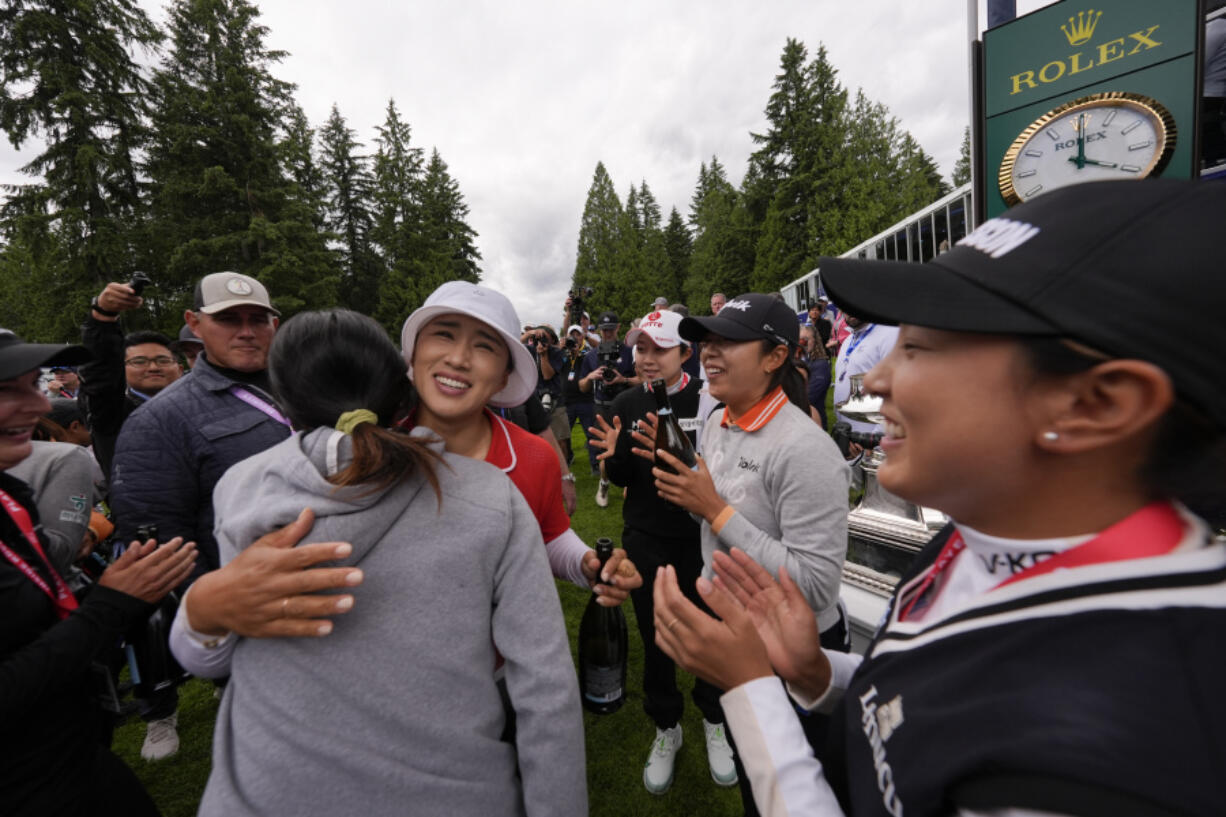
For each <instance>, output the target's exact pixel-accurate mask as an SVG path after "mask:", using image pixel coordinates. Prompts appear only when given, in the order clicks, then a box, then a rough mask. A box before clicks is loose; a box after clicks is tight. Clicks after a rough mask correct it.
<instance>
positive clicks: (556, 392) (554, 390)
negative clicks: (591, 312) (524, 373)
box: [523, 323, 574, 513]
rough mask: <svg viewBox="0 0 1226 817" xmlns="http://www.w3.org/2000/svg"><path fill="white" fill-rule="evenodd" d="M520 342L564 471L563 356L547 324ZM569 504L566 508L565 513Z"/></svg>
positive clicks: (568, 453) (566, 455) (567, 435)
mask: <svg viewBox="0 0 1226 817" xmlns="http://www.w3.org/2000/svg"><path fill="white" fill-rule="evenodd" d="M523 340H524V342H525V344H526V345H527V346H528V351H530V352H532V357H533V358H535V359H536V371H537V382H536V396H537V397H538V398H539V399H540V401H541V405H542V406H544V408H545V413H546V414H548V415H549V429H550V430H551V431H552V432H553V436H554V437H555V438H557V442H558V446H559V447H560V448H561V449H562V452H561V453H562V459H563V463H562V470H563V471H565V470H567V467H568V466H569V465H570V461H571V459H572V458H573V456H572V454H571V450H570V427H569V426H567V424H566V397H565V395H564V394H563V392H562V377H563V370H564V369H565V368H566V355H565V353H564V352H563V351H562V347H561V346H560V345H559V343H558V335H557V333H556V332H554V331H553V327H552V326H550V325H549V324H547V323H544V324H541V325H540V326H536V327H533V328H532V330H531V331H529V332H525V333H524V335H523ZM573 504H574V503H573V502H571V503H569V504H568V506H567V508H568V513H569V512H570V508H571V507H573Z"/></svg>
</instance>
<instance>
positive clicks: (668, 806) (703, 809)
mask: <svg viewBox="0 0 1226 817" xmlns="http://www.w3.org/2000/svg"><path fill="white" fill-rule="evenodd" d="M583 439H584V438H583V435H582V433H581V432H580V431H579V429H578V427H577V426H576V428H575V429H574V434H573V437H572V446H573V448H574V451H575V463H574V472H575V477H576V489H577V492H578V496H579V502H578V507H577V508H576V510H575V514H574V516H572V517H571V526H572V527H573V528H574V530H575V531H576V532H577V533H578V534H579V536H580V537H582V538H583V540H584V541H585V542H588V543H589V544H590V543H594V542H595V541H596V538H597V537H599V536H608V537H610V538H612V539H613V541H614V542H615V543H618V542H620V540H621V530H622V516H621V505H622V495H621V490H620V489H619V488H616V487H614V488H613V489H612V490H611V491H610V493H609V506H608V507H607V508H600V507H597V505H596V502H595V495H596V487H597V481H596V478H595V477H591V476H589V475H588V471H589V469H588V462H587V454H586V450H585V449H584V446H583ZM558 595H559V597H560V598H561V600H562V611H563V613H564V615H565V617H566V625H567V631H568V632H569V633H570V638H571V651H572V655H573V654H574V650H575V637H576V635H577V633H578V630H579V619H580V618H581V617H582V615H583V610H584V607H585V606H586V605H587V602H588V598H589V595H590V594H589V593H587V592H585V591H584V590H582V589H580V588H578V587H575V586H574V585H572V584H569V583H566V582H558ZM622 609H623V610H625V613H626V617H627V619H628V623H629V629H630V667H629V672H628V673H627V699H626V703H625V705H624V706H623V707H622V708H621V709H620V710H619V711H618V712H615V713H613V714H612V715H592V714H590V713H588V712H584V714H583V722H584V729H585V732H586V736H587V741H586V742H587V781H588V800H589V802H590V804H591V810H590V813H591V814H592V815H594V817H606V816H607V817H612V816H613V815H628V816H632V817H639V816H640V815H641V817H655V816H656V815H704V817H708V816H709V817H723V816H724V815H736V814H740V813H741V800H740V794H739V793H738V790H737V789H736V787H733V788H730V789H722V788H720V787H718V786H716V785H715V783H713V782H712V780H711V776H710V773H709V772H708V769H707V757H706V749H705V747H704V746H703V731H702V716H701V714H700V713H699V712H698V710H697V708H696V707H695V706H693V704H692V702H691V701H690V700H689V690H690V688H691V687H692V686H693V679H692V678H691V677H690V676H689V675H687V674H686V673H684V672H682V671H680V670H679V671H678V673H677V680H678V685H679V686H680V687H681V689H682V691H683V693H684V694H685V695H686V709H685V714H684V716H683V718H682V721H681V722H682V728H683V731H684V736H685V742H684V745H683V747H682V749H681V752H680V754H679V755H678V757H677V771H676V777H675V780H674V782H673V786H672V788H671V789H670V790H669V791H668V792H666V793H665V794H663V795H659V796H656V795H652V794H649V793H648V792H647V791H646V789H644V788H643V780H642V775H643V763H644V762H645V761H646V759H647V754H648V752H649V751H650V748H651V743H652V740H653V739H654V737H655V727H654V725H653V724H652V722H651V720H650V719H649V718H648V717H647V716H646V715H645V714H644V713H643V691H642V673H643V650H642V644H641V643H640V642H639V638H638V630H637V628H636V625H635V621H634V610H633V609H632V607H631V605H630V603H629V601H627V602H626V603H625V604H624V605H622ZM303 714H304V716H305V717H309V713H303ZM216 715H217V701H216V699H214V697H213V685H212V684H211V683H210V682H207V681H202V680H199V679H193V680H192V681H189V682H188V683H186V684H184V685H183V686H182V687H181V688H180V690H179V740H180V748H179V753H178V754H177V755H175V756H174V757H173V758H170V759H168V760H163V761H158V762H156V763H150V762H147V761H145V760H142V759H141V757H140V747H141V743H142V741H143V740H144V736H145V726H144V723H143V722H141V721H140V720H138V719H133V720H131V721H129V722H128V723H126V724H124V725H123V726H122V727H121V728H120V729H118V730H117V731H116V734H115V741H114V749H115V751H116V752H117V753H118V754H119V755H120V757H122V758H123V759H124V761H125V762H126V763H127V764H128V765H129V766H131V767H132V768H133V769H134V770H135V771H136V774H137V775H138V776H139V777H140V779H141V780H142V781H143V782H144V784H145V786H146V788H148V790H149V793H150V794H151V795H152V797H153V799H154V802H156V803H157V805H158V807H159V808H160V809H161V810H162V813H163V815H165V817H187V816H188V815H194V814H195V813H196V807H197V804H198V803H199V802H200V796H201V794H202V793H203V791H204V785H205V783H206V781H207V780H208V775H209V765H210V752H211V746H212V737H213V721H214V719H215V717H216Z"/></svg>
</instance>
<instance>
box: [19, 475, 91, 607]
mask: <svg viewBox="0 0 1226 817" xmlns="http://www.w3.org/2000/svg"><path fill="white" fill-rule="evenodd" d="M0 504H3V505H4V510H5V512H6V513H8V515H9V518H10V519H12V520H13V523H14V524H15V525H17V527H18V528H19V529H20V530H21V533H22V535H23V536H25V538H26V541H27V542H29V543H30V547H32V548H34V552H35V553H37V554H38V557H39V558H40V559H42V560H43V564H45V565H46V566H47V569H48V570H49V571H50V572H51V581H52V582H53V583H54V584H55V590H52V589H51V586H50V585H48V584H47V582H46V580H44V579H43V577H42V576H40V575H38V573H37V572H35V570H34V568H32V567H30V565H29V563H27V562H26V560H25V559H23V558H21V556H20V555H19V554H18V553H17V552H16V551H15V550H13V549H12V548H11V547H9V546H8V545H6V544H5V543H4V542H0V553H3V554H4V557H5V558H6V559H8V560H9V561H10V562H12V563H13V566H14V567H16V568H17V569H18V570H20V571H21V572H22V574H23V575H24V576H25V577H26V578H27V579H29V580H30V581H32V582H34V584H35V585H37V586H38V589H39V590H41V591H43V592H44V593H46V594H47V596H48V597H49V598H50V599H51V602H52V603H53V604H54V605H55V614H56V615H57V616H59V617H60V618H61V619H65V618H68V614H69V613H71V612H72V611H73V610H75V609H77V600H76V598H75V597H74V596H73V595H72V591H71V590H69V589H68V585H67V584H65V583H64V580H63V579H62V578H60V574H59V573H57V572H56V570H55V568H54V567H52V566H51V562H50V561H49V560H48V559H47V554H46V553H44V552H43V546H42V545H41V544H40V543H39V541H38V534H36V533H34V523H33V522H32V521H31V520H30V514H29V512H28V511H26V509H25V508H23V507H21V504H20V503H18V502H17V500H15V499H13V498H12V497H11V496H9V495H8V494H7V493H6V492H4V491H0Z"/></svg>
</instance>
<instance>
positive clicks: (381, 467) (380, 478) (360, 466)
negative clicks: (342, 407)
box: [328, 423, 443, 503]
mask: <svg viewBox="0 0 1226 817" xmlns="http://www.w3.org/2000/svg"><path fill="white" fill-rule="evenodd" d="M352 439H353V462H351V463H349V465H348V466H346V467H345V468H343V469H341V470H340V471H338V472H337V473H335V474H333V475H332V476H330V477H328V482H330V483H332V484H333V485H365V486H367V490H366V491H363V492H362V493H363V494H373V493H378V492H379V491H381V490H383V489H385V488H388V487H390V486H392V485H395V484H396V483H397V482H400V481H401V480H403V479H405V478H406V477H408V476H409V475H410V474H412V473H413V472H414V471H415V470H417V469H419V468H420V469H421V470H422V473H424V474H425V477H426V480H427V481H428V482H429V483H430V487H431V488H433V489H434V495H435V497H437V498H438V500H439V502H440V503H441V502H442V498H443V496H442V491H441V489H440V488H439V484H438V475H437V474H436V473H435V472H434V467H435V465H436V464H437V463H438V462H440V461H441V458H440V457H439V455H438V453H437V452H435V451H434V450H433V449H431V448H429V447H428V446H425V445H422V444H421V443H419V442H418V441H417V440H415V439H414V438H413V437H411V436H410V435H409V434H408V433H406V432H403V431H399V430H393V429H386V428H380V427H379V426H378V425H375V424H374V423H359V424H358V425H357V426H356V427H355V428H354V429H353V432H352Z"/></svg>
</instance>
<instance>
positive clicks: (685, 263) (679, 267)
mask: <svg viewBox="0 0 1226 817" xmlns="http://www.w3.org/2000/svg"><path fill="white" fill-rule="evenodd" d="M664 252H665V253H666V254H667V255H668V271H669V276H670V278H669V282H668V290H669V291H670V292H672V293H674V297H677V298H682V297H683V293H684V291H685V289H684V287H685V279H686V276H687V275H688V274H689V270H690V256H691V255H692V254H693V252H694V239H693V237H691V236H690V230H689V228H688V227H686V226H685V221H684V220H682V218H681V214H680V213H678V212H677V208H676V207H674V208H673V209H672V212H670V213H669V214H668V224H667V225H666V226H665V227H664Z"/></svg>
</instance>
